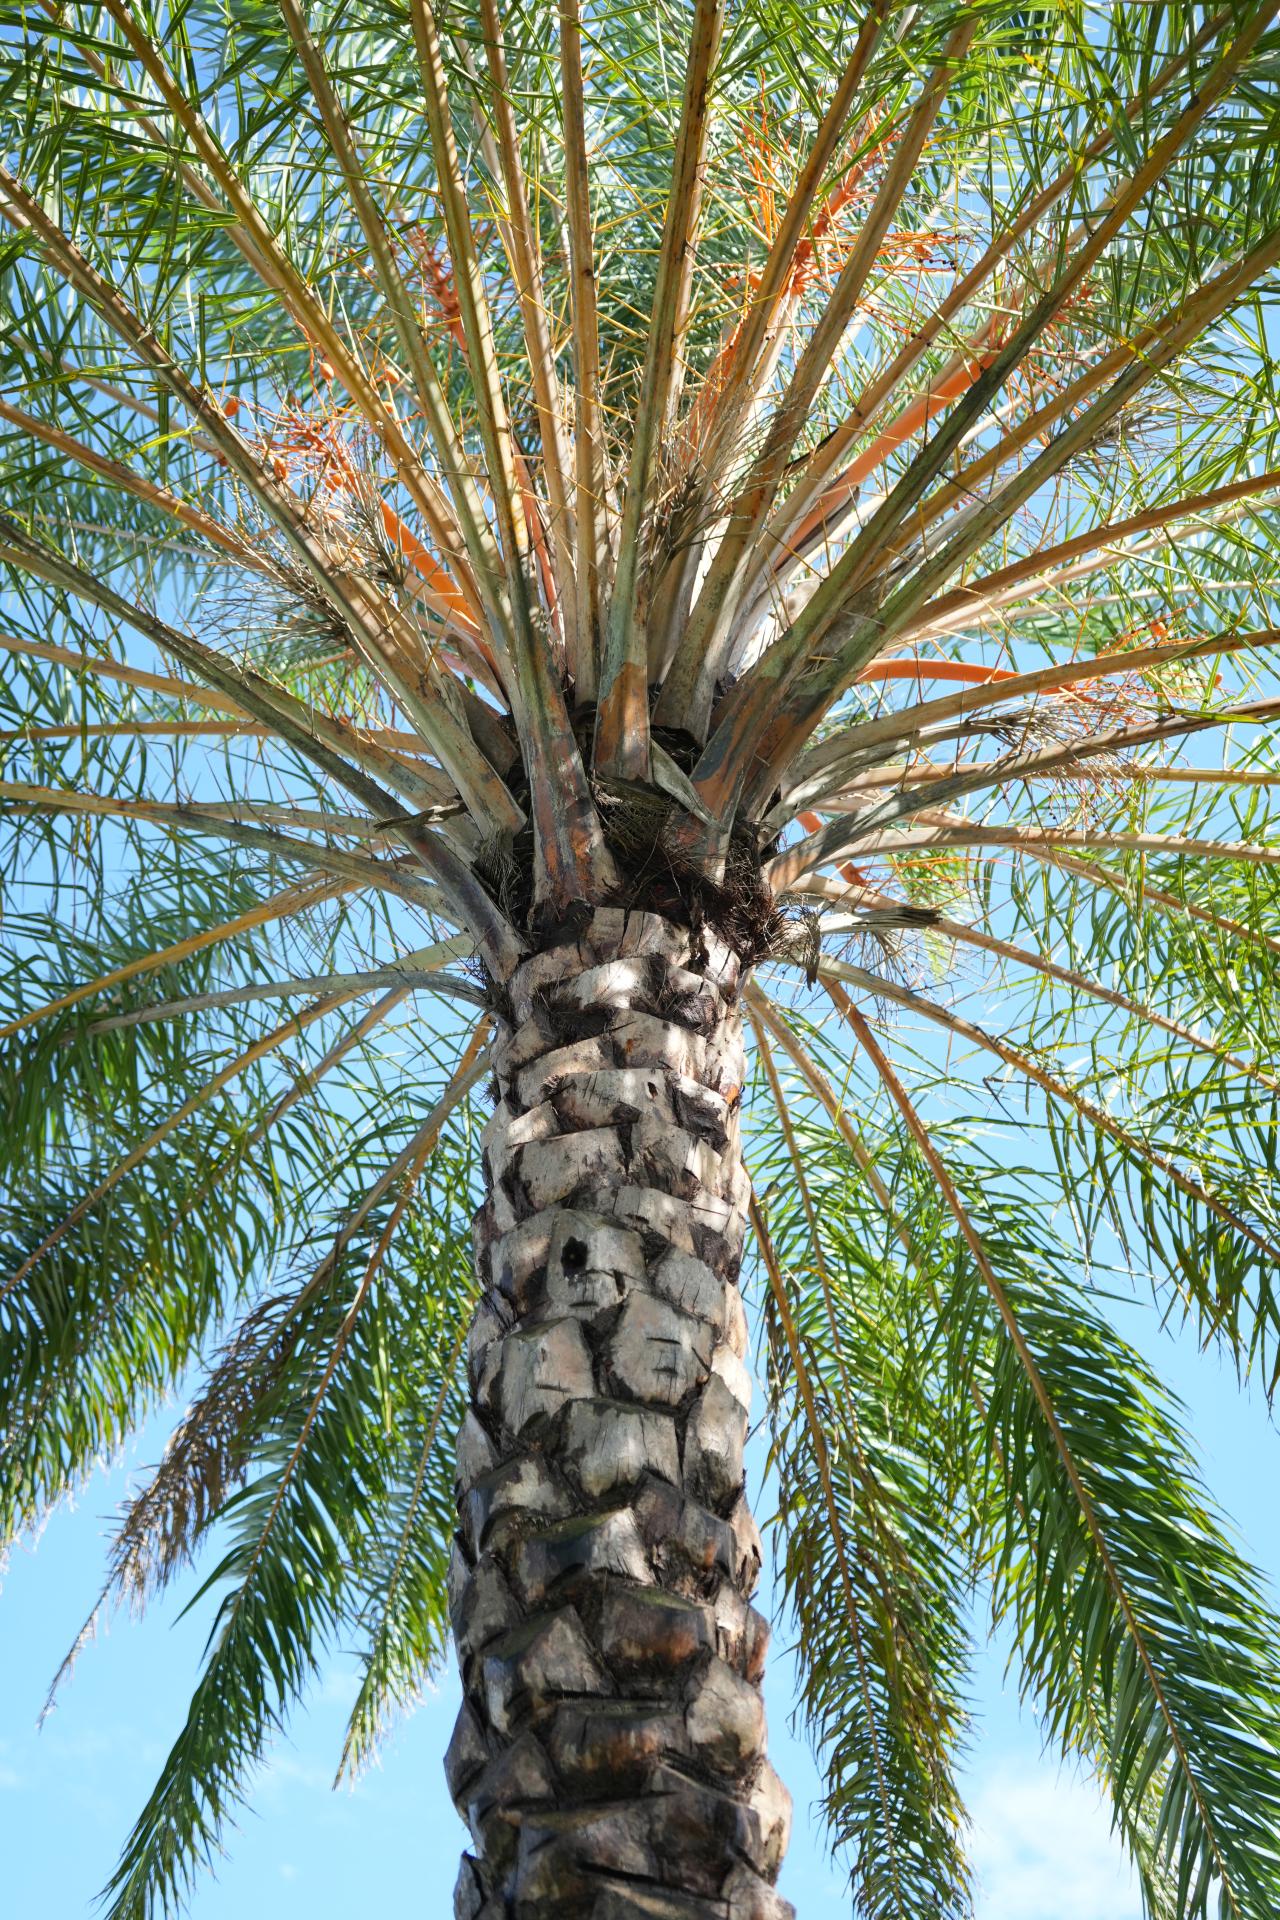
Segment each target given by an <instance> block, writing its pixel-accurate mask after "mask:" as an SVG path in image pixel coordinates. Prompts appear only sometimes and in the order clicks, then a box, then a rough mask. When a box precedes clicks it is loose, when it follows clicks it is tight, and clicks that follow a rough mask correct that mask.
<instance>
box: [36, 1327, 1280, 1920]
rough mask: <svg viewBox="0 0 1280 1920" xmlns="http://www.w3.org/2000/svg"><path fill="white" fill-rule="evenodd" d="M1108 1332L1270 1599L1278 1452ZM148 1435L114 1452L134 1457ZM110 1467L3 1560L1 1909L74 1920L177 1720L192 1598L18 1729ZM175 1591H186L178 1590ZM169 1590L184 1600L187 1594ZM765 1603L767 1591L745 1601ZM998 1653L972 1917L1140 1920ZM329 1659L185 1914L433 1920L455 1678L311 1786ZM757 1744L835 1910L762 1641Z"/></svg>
mask: <svg viewBox="0 0 1280 1920" xmlns="http://www.w3.org/2000/svg"><path fill="white" fill-rule="evenodd" d="M1123 1317H1124V1324H1125V1331H1126V1332H1127V1333H1128V1334H1129V1335H1130V1337H1132V1338H1134V1339H1135V1341H1136V1343H1137V1344H1139V1345H1141V1346H1142V1347H1143V1348H1144V1349H1146V1351H1147V1352H1148V1353H1149V1354H1150V1355H1151V1356H1152V1357H1153V1358H1158V1359H1159V1361H1160V1363H1161V1365H1162V1367H1163V1370H1164V1372H1165V1375H1166V1377H1167V1378H1168V1379H1169V1380H1170V1381H1171V1383H1172V1385H1173V1386H1174V1387H1175V1389H1176V1390H1177V1391H1178V1392H1179V1393H1180V1394H1181V1396H1182V1398H1183V1400H1184V1402H1185V1403H1186V1407H1187V1412H1188V1418H1189V1424H1190V1427H1191V1430H1192V1432H1193V1433H1194V1435H1195V1436H1196V1439H1197V1443H1198V1445H1199V1446H1200V1449H1201V1452H1202V1456H1203V1460H1204V1466H1205V1471H1206V1475H1207V1477H1208V1479H1209V1482H1210V1485H1211V1486H1212V1487H1213V1489H1214V1490H1215V1492H1216V1493H1217V1495H1218V1497H1219V1498H1220V1500H1221V1501H1222V1503H1223V1505H1224V1506H1225V1507H1226V1509H1227V1511H1228V1513H1229V1514H1230V1515H1231V1517H1232V1519H1233V1520H1234V1521H1235V1522H1236V1523H1237V1524H1238V1526H1239V1528H1240V1531H1241V1533H1242V1535H1243V1536H1244V1539H1245V1541H1246V1543H1247V1545H1248V1547H1249V1548H1250V1550H1251V1551H1252V1554H1253V1556H1254V1558H1255V1559H1257V1560H1258V1561H1259V1562H1260V1563H1261V1565H1262V1566H1263V1567H1264V1568H1265V1569H1266V1571H1267V1573H1268V1574H1269V1576H1270V1578H1271V1581H1272V1585H1273V1588H1274V1587H1276V1586H1277V1585H1280V1503H1278V1502H1277V1501H1276V1499H1275V1474H1276V1468H1277V1464H1278V1462H1280V1450H1278V1448H1277V1439H1276V1435H1275V1433H1274V1431H1273V1430H1272V1427H1271V1424H1270V1422H1269V1420H1268V1417H1267V1415H1266V1412H1265V1409H1264V1408H1263V1407H1262V1405H1261V1404H1260V1402H1259V1401H1258V1400H1257V1398H1256V1397H1253V1396H1245V1397H1243V1398H1242V1397H1241V1396H1240V1395H1239V1394H1238V1392H1237V1389H1236V1386H1235V1382H1234V1378H1233V1376H1232V1375H1231V1374H1230V1373H1229V1371H1227V1370H1225V1369H1223V1368H1222V1367H1220V1365H1219V1364H1218V1362H1217V1361H1216V1360H1215V1359H1214V1358H1212V1357H1206V1356H1202V1355H1200V1354H1198V1353H1197V1352H1196V1350H1195V1347H1194V1343H1192V1342H1190V1341H1189V1340H1186V1339H1178V1340H1172V1339H1170V1338H1169V1337H1167V1336H1165V1335H1163V1334H1161V1333H1160V1331H1159V1329H1158V1327H1157V1326H1156V1323H1155V1315H1154V1312H1153V1311H1152V1310H1151V1309H1149V1308H1148V1309H1145V1310H1140V1309H1124V1310H1123ZM164 1430H165V1429H164V1427H163V1425H158V1426H156V1427H154V1428H152V1429H151V1430H149V1432H148V1433H147V1434H146V1435H144V1436H143V1437H142V1439H141V1441H140V1443H139V1446H138V1448H137V1451H136V1453H135V1454H134V1455H132V1456H131V1458H132V1460H133V1463H134V1464H135V1465H142V1464H145V1463H146V1462H147V1461H148V1460H150V1459H152V1458H154V1456H155V1454H156V1452H157V1451H158V1448H159V1446H160V1444H161V1443H162V1440H163V1434H164ZM128 1473H129V1462H124V1463H122V1464H121V1465H120V1466H118V1467H117V1469H116V1470H115V1471H113V1472H112V1473H110V1474H102V1475H100V1476H99V1477H98V1478H97V1479H96V1480H95V1481H94V1482H93V1483H92V1485H91V1486H90V1487H89V1488H87V1489H86V1490H85V1492H84V1494H83V1496H82V1498H81V1500H80V1501H79V1503H78V1506H77V1508H76V1509H75V1510H74V1511H62V1512H60V1513H58V1514H57V1515H55V1516H54V1518H53V1520H52V1521H51V1522H50V1524H49V1526H48V1527H47V1528H46V1530H45V1532H44V1534H43V1535H42V1537H41V1538H40V1540H39V1541H38V1543H37V1544H36V1545H35V1546H34V1548H28V1549H25V1550H22V1549H20V1550H19V1551H18V1552H16V1553H15V1555H14V1556H13V1559H12V1561H11V1564H10V1566H9V1569H8V1573H7V1576H6V1579H5V1583H4V1590H3V1593H0V1858H3V1859H4V1862H5V1886H6V1894H7V1897H8V1900H9V1901H10V1902H11V1905H10V1906H9V1907H8V1909H7V1911H9V1912H11V1913H13V1914H14V1915H18V1914H39V1915H40V1916H41V1920H81V1917H82V1916H87V1915H88V1914H89V1913H90V1912H91V1911H92V1898H93V1895H94V1893H95V1891H96V1890H97V1889H98V1887H100V1886H101V1884H102V1882H103V1880H104V1879H105V1877H106V1875H107V1873H108V1872H109V1870H110V1867H111V1865H112V1863H113V1861H114V1858H115V1855H116V1852H117V1850H118V1847H119V1845H120V1843H121V1841H122V1840H123V1838H124V1836H125V1833H126V1832H127V1829H128V1825H129V1822H130V1820H131V1819H132V1817H133V1815H134V1814H135V1812H136V1811H137V1809H138V1807H139V1806H140V1805H141V1803H142V1800H143V1798H144V1796H145V1793H146V1790H147V1787H148V1785H149V1784H150V1781H151V1780H152V1779H153V1778H154V1774H155V1772H156V1770H157V1768H158V1766H159V1763H160V1761H161V1759H162V1757H163V1755H164V1752H165V1750H166V1748H167V1745H168V1743H169V1741H170V1740H171V1739H172V1737H173V1735H174V1733H175V1732H176V1731H177V1728H178V1726H179V1725H180V1722H181V1718H182V1714H183V1710H184V1706H185V1700H186V1695H187V1692H188V1690H189V1689H190V1686H191V1684H192V1681H193V1680H194V1677H195V1674H196V1670H197V1663H198V1660H199V1656H200V1651H201V1647H202V1644H203V1636H204V1632H205V1630H206V1626H207V1621H208V1618H209V1606H208V1602H207V1601H206V1602H204V1603H202V1606H201V1608H200V1609H199V1610H198V1611H197V1613H196V1614H195V1615H192V1616H190V1617H188V1618H186V1619H184V1620H179V1619H178V1617H177V1616H178V1614H179V1612H180V1607H181V1601H182V1598H183V1596H182V1595H177V1596H174V1597H172V1598H170V1599H169V1600H168V1601H166V1602H165V1603H163V1604H161V1605H160V1606H159V1607H158V1608H157V1609H156V1610H155V1611H153V1612H152V1613H151V1614H150V1615H149V1616H148V1617H147V1618H146V1619H145V1620H144V1621H141V1622H138V1621H134V1620H132V1619H130V1618H129V1617H128V1615H121V1616H118V1617H117V1618H116V1619H115V1620H114V1621H113V1622H112V1624H111V1627H110V1630H109V1632H108V1633H107V1634H106V1635H105V1636H104V1637H103V1638H101V1639H99V1640H98V1641H97V1642H96V1643H95V1644H93V1645H91V1646H90V1647H88V1648H87V1649H86V1651H85V1653H84V1654H83V1656H82V1658H81V1661H80V1663H79V1665H78V1667H77V1670H76V1673H75V1676H74V1678H73V1680H72V1681H71V1683H70V1685H69V1686H68V1687H67V1688H66V1689H65V1690H64V1692H63V1694H62V1695H61V1697H60V1704H59V1706H58V1709H57V1711H56V1712H55V1713H54V1714H53V1715H52V1716H51V1718H50V1719H49V1720H48V1721H47V1722H46V1724H45V1726H44V1728H43V1730H42V1731H40V1732H37V1731H36V1728H35V1721H36V1717H37V1715H38V1713H39V1709H40V1706H41V1703H42V1701H43V1698H44V1694H45V1690H46V1688H47V1685H48V1681H49V1678H50V1676H51V1674H52V1673H53V1671H54V1670H55V1668H56V1667H57V1665H58V1662H59V1661H60V1659H61V1657H62V1655H63V1653H64V1652H65V1651H66V1648H67V1646H68V1645H69V1643H70V1642H71V1641H72V1640H73V1639H74V1637H75V1634H76V1632H77V1630H78V1628H79V1626H80V1623H81V1621H82V1620H83V1618H84V1616H85V1614H86V1612H87V1611H88V1609H89V1606H90V1604H91V1602H92V1599H93V1596H94V1594H95V1592H96V1590H97V1583H98V1579H99V1577H100V1564H101V1551H102V1533H103V1527H104V1516H107V1517H109V1515H110V1513H111V1511H112V1509H113V1507H114V1505H115V1503H116V1501H117V1499H118V1498H119V1496H120V1493H121V1491H122V1489H123V1486H124V1484H125V1482H126V1480H127V1477H128ZM191 1584H192V1585H194V1583H191ZM189 1590H190V1588H189V1589H188V1591H189ZM766 1598H767V1596H766ZM1002 1665H1003V1662H1002V1659H1001V1657H1000V1654H999V1651H998V1650H997V1649H993V1650H991V1651H990V1653H989V1654H988V1655H986V1656H985V1657H984V1660H983V1662H982V1665H981V1668H980V1671H979V1674H978V1688H977V1696H976V1701H975V1706H976V1713H977V1722H978V1724H977V1726H976V1728H975V1738H974V1743H973V1750H972V1754H971V1758H970V1763H969V1766H968V1778H967V1795H968V1799H969V1804H970V1809H971V1811H972V1813H973V1815H974V1820H975V1831H974V1835H973V1843H972V1852H973V1855H974V1858H975V1861H976V1864H977V1868H978V1873H979V1879H980V1893H979V1900H978V1920H1140V1912H1141V1909H1140V1903H1139V1900H1138V1897H1137V1894H1136V1891H1135V1890H1134V1888H1133V1885H1132V1882H1131V1880H1130V1878H1129V1875H1128V1873H1127V1870H1126V1869H1125V1866H1124V1864H1123V1861H1122V1860H1120V1858H1119V1856H1118V1854H1117V1852H1116V1850H1115V1848H1114V1846H1113V1843H1112V1841H1111V1839H1110V1835H1109V1832H1108V1823H1107V1818H1106V1815H1105V1813H1103V1812H1102V1810H1101V1809H1100V1807H1099V1804H1098V1800H1097V1796H1096V1794H1095V1793H1094V1792H1093V1791H1092V1789H1091V1788H1090V1787H1089V1786H1088V1785H1087V1784H1086V1783H1084V1782H1082V1781H1080V1780H1079V1779H1077V1778H1075V1777H1073V1776H1071V1775H1069V1774H1068V1775H1062V1774H1060V1773H1059V1771H1058V1769H1057V1768H1056V1767H1055V1766H1054V1765H1053V1763H1052V1762H1051V1761H1050V1760H1048V1759H1046V1758H1043V1757H1042V1755H1041V1751H1040V1742H1039V1737H1038V1734H1037V1731H1036V1727H1035V1724H1034V1722H1033V1721H1032V1720H1031V1719H1030V1718H1029V1717H1027V1716H1024V1715H1021V1714H1020V1713H1019V1710H1018V1706H1017V1702H1016V1699H1015V1698H1014V1697H1013V1695H1012V1693H1011V1692H1010V1691H1009V1690H1007V1689H1006V1688H1005V1685H1004V1682H1003V1674H1002ZM351 1671H352V1664H351V1663H349V1662H345V1661H344V1660H343V1659H342V1658H341V1656H340V1655H339V1656H338V1657H337V1658H335V1660H334V1662H333V1664H332V1666H331V1667H330V1669H329V1671H328V1672H327V1673H326V1674H325V1675H324V1677H323V1678H322V1680H321V1681H320V1683H319V1685H318V1689H317V1694H316V1698H315V1701H314V1704H313V1707H312V1710H311V1711H310V1713H309V1714H308V1715H307V1716H306V1717H305V1718H304V1719H301V1720H300V1721H299V1722H298V1723H297V1724H296V1725H295V1726H294V1728H293V1729H292V1730H291V1736H290V1737H289V1738H288V1739H287V1740H284V1741H282V1742H281V1743H280V1744H279V1745H278V1747H277V1748H276V1750H275V1752H274V1755H273V1757H272V1760H271V1762H270V1764H269V1766H268V1767H267V1768H266V1769H265V1771H264V1772H263V1774H262V1776H261V1777H260V1779H259V1781H258V1784H257V1789H256V1791H255V1793H254V1796H253V1800H252V1805H251V1808H250V1810H248V1811H246V1813H245V1814H244V1816H243V1818H242V1820H241V1823H240V1829H239V1831H238V1832H237V1833H235V1834H233V1835H232V1836H231V1841H230V1846H229V1850H228V1857H227V1858H226V1859H224V1860H223V1861H221V1862H220V1863H219V1866H218V1870H217V1874H216V1877H215V1878H207V1879H205V1880H204V1881H203V1882H202V1883H201V1885H200V1886H199V1888H198V1890H197V1893H196V1896H195V1899H194V1901H193V1904H192V1908H191V1911H192V1914H193V1915H194V1916H195V1920H232V1916H234V1917H235V1920H259V1916H266V1915H268V1914H269V1915H270V1916H271V1920H304V1916H305V1920H338V1917H339V1916H344V1917H345V1916H346V1915H348V1914H350V1913H352V1912H361V1913H371V1912H379V1911H381V1912H385V1913H388V1914H420V1915H423V1916H428V1917H429V1920H435V1916H436V1915H443V1914H446V1913H448V1912H449V1911H450V1910H451V1905H450V1897H451V1894H452V1887H453V1877H454V1872H455V1866H456V1858H457V1853H458V1850H459V1847H460V1846H461V1844H462V1841H463V1831H462V1828H461V1826H460V1825H459V1823H458V1821H457V1819H456V1817H455V1815H454V1812H453V1809H452V1806H451V1805H450V1802H449V1800H448V1797H447V1795H446V1793H445V1790H444V1783H443V1779H442V1776H441V1771H440V1756H441V1753H442V1751H443V1748H444V1744H445V1741H446V1740H447V1738H448V1735H449V1732H450V1730H451V1727H452V1722H453V1714H454V1711H455V1707H456V1702H457V1685H456V1681H455V1679H454V1677H453V1676H452V1674H451V1673H450V1674H445V1675H442V1676H441V1678H440V1682H439V1686H438V1688H437V1689H436V1690H434V1691H433V1692H431V1693H429V1694H428V1696H427V1698H426V1699H425V1701H424V1702H423V1705H422V1707H421V1708H420V1710H419V1711H418V1713H417V1714H416V1715H415V1716H414V1717H413V1718H412V1719H411V1720H410V1721H408V1722H407V1723H406V1724H404V1725H403V1726H401V1727H400V1728H399V1729H398V1730H397V1731H396V1732H395V1734H394V1735H393V1736H392V1738H391V1740H390V1741H389V1743H388V1747H387V1750H386V1753H385V1756H384V1759H383V1763H382V1765H381V1766H380V1767H379V1768H377V1769H375V1770H374V1771H373V1772H372V1773H371V1774H370V1775H369V1776H367V1777H366V1779H365V1780H363V1781H362V1782H361V1783H360V1784H359V1785H358V1786H357V1787H356V1789H355V1790H354V1792H352V1791H348V1790H345V1789H344V1790H342V1791H341V1792H338V1793H334V1792H332V1791H331V1790H330V1783H331V1780H332V1776H333V1772H334V1768H335V1764H336V1759H337V1754H338V1751H339V1747H340V1745H341V1738H342V1729H343V1725H344V1715H345V1710H346V1707H347V1705H348V1704H349V1701H350V1698H351V1695H352V1692H353V1690H354V1682H353V1680H352V1679H351V1677H350V1676H351ZM768 1692H769V1699H770V1723H771V1730H772V1734H771V1738H772V1747H773V1753H774V1758H775V1761H776V1763H777V1764H778V1766H779V1768H780V1769H781V1771H782V1772H783V1774H784V1776H785V1778H786V1779H787V1781H788V1783H789V1785H790V1786H791V1788H792V1791H793V1793H794V1795H795V1800H796V1828H795V1837H794V1839H793V1841H792V1847H791V1853H790V1856H789V1858H788V1861H787V1865H786V1868H785V1870H784V1878H783V1883H782V1884H783V1887H784V1890H785V1891H786V1892H787V1893H788V1894H789V1896H790V1898H791V1899H792V1900H794V1901H795V1902H796V1904H797V1907H798V1908H799V1913H800V1920H816V1916H819V1915H826V1914H838V1913H840V1912H842V1911H847V1906H846V1903H845V1901H844V1899H843V1897H842V1884H843V1883H842V1876H841V1874H840V1871H839V1869H838V1867H833V1866H832V1864H831V1863H830V1862H829V1861H828V1859H827V1856H826V1850H825V1847H824V1844H823V1839H822V1834H821V1831H820V1829H819V1828H818V1826H817V1825H816V1823H815V1822H814V1821H813V1820H812V1819H811V1817H810V1809H811V1805H812V1802H813V1800H814V1798H815V1795H816V1792H817V1774H816V1771H815V1769H814V1766H813V1762H812V1760H811V1758H810V1756H809V1755H808V1753H807V1752H806V1750H805V1748H804V1746H803V1744H802V1743H801V1742H799V1741H797V1740H796V1739H795V1738H794V1737H792V1736H791V1735H790V1734H789V1732H788V1729H787V1725H786V1722H787V1717H788V1711H789V1705H790V1698H791V1675H790V1672H789V1667H788V1662H787V1660H786V1658H785V1652H784V1650H783V1649H782V1648H781V1646H780V1645H779V1644H778V1643H775V1658H774V1660H773V1664H772V1670H771V1674H770V1679H769V1685H768Z"/></svg>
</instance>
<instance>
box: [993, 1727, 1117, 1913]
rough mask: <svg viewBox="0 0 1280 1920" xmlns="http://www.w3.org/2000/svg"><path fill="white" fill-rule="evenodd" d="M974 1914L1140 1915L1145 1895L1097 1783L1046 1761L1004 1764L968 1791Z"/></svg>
mask: <svg viewBox="0 0 1280 1920" xmlns="http://www.w3.org/2000/svg"><path fill="white" fill-rule="evenodd" d="M969 1808H970V1812H971V1813H972V1815H973V1825H974V1831H973V1835H972V1839H971V1842H970V1851H971V1857H972V1859H973V1862H974V1865H975V1867H976V1869H977V1876H978V1898H977V1903H976V1905H977V1914H976V1920H1081V1916H1082V1915H1087V1916H1088V1920H1140V1916H1141V1912H1142V1900H1141V1896H1140V1895H1139V1892H1138V1887H1137V1882H1136V1879H1135V1877H1134V1874H1133V1870H1132V1868H1131V1867H1130V1866H1129V1863H1128V1861H1127V1859H1126V1857H1125V1854H1124V1849H1123V1848H1122V1846H1121V1845H1120V1842H1119V1841H1118V1840H1117V1839H1116V1837H1115V1836H1114V1835H1113V1833H1112V1832H1111V1822H1110V1818H1109V1816H1108V1814H1107V1811H1106V1809H1105V1807H1104V1806H1103V1805H1102V1802H1101V1800H1100V1799H1099V1796H1098V1794H1097V1792H1096V1791H1095V1789H1093V1788H1092V1787H1089V1786H1086V1785H1084V1784H1082V1783H1081V1782H1080V1781H1078V1780H1073V1779H1072V1778H1071V1777H1070V1776H1069V1775H1066V1774H1062V1775H1059V1776H1058V1777H1057V1778H1056V1779H1055V1778H1054V1777H1053V1774H1052V1773H1051V1772H1050V1771H1049V1770H1048V1768H1047V1767H1046V1765H1045V1763H1044V1762H1043V1761H1039V1760H1030V1761H1029V1764H1028V1765H1026V1766H1022V1767H1016V1768H1015V1767H1013V1766H1010V1765H1007V1764H1006V1765H1002V1766H1001V1767H999V1768H998V1769H997V1770H995V1771H993V1772H990V1773H986V1774H983V1775H982V1776H980V1778H979V1781H978V1783H977V1786H976V1789H972V1788H971V1790H970V1795H969Z"/></svg>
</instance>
